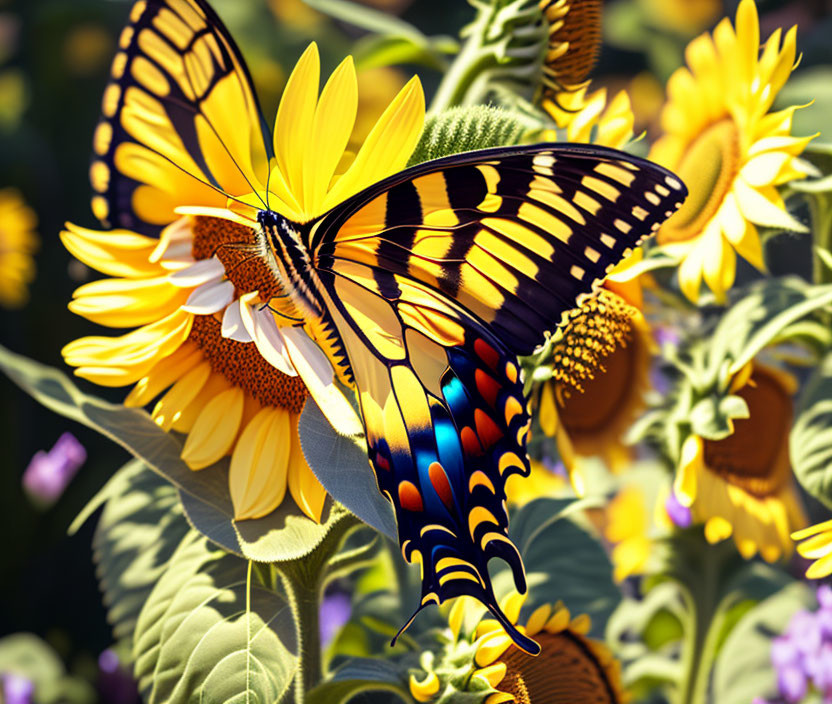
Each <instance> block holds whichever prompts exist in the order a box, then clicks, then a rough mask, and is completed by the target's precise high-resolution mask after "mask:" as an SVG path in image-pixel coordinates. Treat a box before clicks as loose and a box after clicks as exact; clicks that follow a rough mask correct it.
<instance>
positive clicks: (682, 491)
mask: <svg viewBox="0 0 832 704" xmlns="http://www.w3.org/2000/svg"><path fill="white" fill-rule="evenodd" d="M703 453H704V446H703V444H702V438H700V437H699V436H698V435H689V436H688V437H687V438H686V439H685V442H684V443H683V444H682V455H681V458H680V459H679V468H678V470H677V471H676V480H675V481H674V483H673V491H674V493H675V494H676V498H677V499H678V500H679V503H680V504H682V505H683V506H688V507H689V506H690V505H691V504H692V503H693V501H694V499H696V484H697V476H698V474H699V469H700V467H701V464H702V457H703Z"/></svg>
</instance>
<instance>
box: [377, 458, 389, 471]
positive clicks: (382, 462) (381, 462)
mask: <svg viewBox="0 0 832 704" xmlns="http://www.w3.org/2000/svg"><path fill="white" fill-rule="evenodd" d="M376 464H377V465H378V466H379V467H381V468H382V469H383V470H385V471H386V472H389V471H390V462H389V460H388V459H387V458H386V457H385V456H384V455H382V454H378V455H376Z"/></svg>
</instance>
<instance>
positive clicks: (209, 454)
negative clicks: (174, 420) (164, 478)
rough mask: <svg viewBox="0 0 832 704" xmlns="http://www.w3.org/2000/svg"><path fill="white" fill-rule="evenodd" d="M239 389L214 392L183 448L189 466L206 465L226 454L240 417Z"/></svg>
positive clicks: (235, 434) (241, 404)
mask: <svg viewBox="0 0 832 704" xmlns="http://www.w3.org/2000/svg"><path fill="white" fill-rule="evenodd" d="M244 397H245V393H244V392H243V390H242V389H238V388H231V389H227V390H225V391H223V392H222V393H220V394H217V395H216V396H214V398H212V399H211V400H210V401H209V402H208V403H207V405H206V406H205V407H204V408H203V409H202V411H201V412H200V413H199V415H198V416H197V418H196V422H195V423H194V426H193V428H191V431H190V432H189V433H188V438H187V440H185V447H184V448H182V459H183V460H184V461H185V462H186V463H187V465H188V466H189V467H190V468H191V469H202V468H204V467H208V466H210V465H212V464H214V463H215V462H218V461H219V460H220V458H222V457H224V456H225V455H226V454H228V452H229V450H230V449H231V446H232V445H233V444H234V438H236V437H237V431H238V430H239V429H240V421H241V420H242V419H243V400H244Z"/></svg>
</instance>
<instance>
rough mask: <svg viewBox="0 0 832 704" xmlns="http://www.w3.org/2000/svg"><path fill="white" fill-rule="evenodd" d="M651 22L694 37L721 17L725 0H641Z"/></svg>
mask: <svg viewBox="0 0 832 704" xmlns="http://www.w3.org/2000/svg"><path fill="white" fill-rule="evenodd" d="M639 4H640V5H641V7H642V8H643V11H644V13H645V15H646V16H647V17H648V18H649V21H650V24H651V25H654V26H657V27H661V28H663V29H667V30H669V31H671V32H674V33H675V34H681V35H683V36H685V37H692V36H693V35H694V34H696V33H697V32H701V31H702V30H703V29H706V28H707V27H711V26H713V23H714V22H716V21H717V19H719V16H720V15H721V14H722V11H723V9H722V6H723V0H640V2H639Z"/></svg>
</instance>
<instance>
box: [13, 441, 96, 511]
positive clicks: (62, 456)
mask: <svg viewBox="0 0 832 704" xmlns="http://www.w3.org/2000/svg"><path fill="white" fill-rule="evenodd" d="M86 459H87V451H86V450H85V449H84V446H83V445H82V444H81V443H80V442H78V440H77V439H76V438H75V436H74V435H73V434H72V433H64V434H63V435H61V437H59V438H58V442H56V443H55V446H54V447H53V448H52V449H51V450H50V451H49V452H43V451H40V452H38V453H36V454H35V456H34V457H33V458H32V460H31V462H29V466H28V467H27V468H26V471H25V472H24V473H23V489H24V490H25V491H26V493H27V494H28V495H29V497H30V498H31V499H32V501H34V502H35V503H36V504H39V505H40V506H43V507H47V506H51V505H52V504H54V503H55V502H56V501H57V500H58V499H59V498H60V496H61V494H63V493H64V489H66V487H67V485H68V484H69V482H70V481H71V480H72V478H73V477H74V476H75V473H76V472H77V471H78V469H79V467H80V466H81V465H82V464H84V462H85V461H86Z"/></svg>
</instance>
